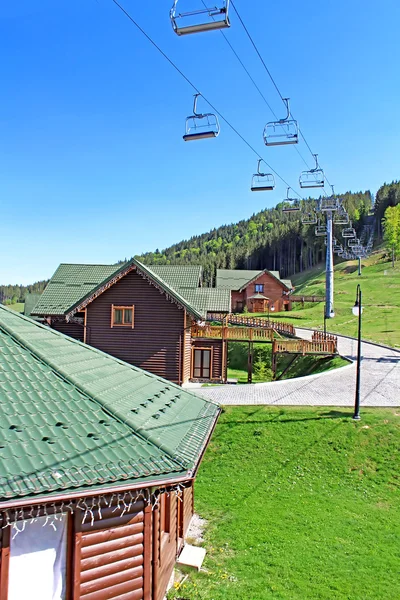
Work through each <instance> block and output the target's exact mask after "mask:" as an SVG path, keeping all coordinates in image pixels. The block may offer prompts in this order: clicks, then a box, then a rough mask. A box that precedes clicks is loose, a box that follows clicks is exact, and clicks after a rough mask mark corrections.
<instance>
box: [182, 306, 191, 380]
mask: <svg viewBox="0 0 400 600" xmlns="http://www.w3.org/2000/svg"><path fill="white" fill-rule="evenodd" d="M191 324H192V319H191V318H190V316H189V315H188V314H186V327H185V341H184V366H183V383H186V382H187V381H189V379H190V376H191V372H190V370H191V361H192V338H191V335H190V329H191Z"/></svg>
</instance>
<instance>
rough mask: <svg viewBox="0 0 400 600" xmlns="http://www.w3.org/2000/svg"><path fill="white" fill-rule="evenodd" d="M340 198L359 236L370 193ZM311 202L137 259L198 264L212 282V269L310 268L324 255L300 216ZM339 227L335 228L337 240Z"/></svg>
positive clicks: (266, 212) (279, 208) (311, 228)
mask: <svg viewBox="0 0 400 600" xmlns="http://www.w3.org/2000/svg"><path fill="white" fill-rule="evenodd" d="M335 197H338V198H339V197H340V198H342V199H343V203H344V206H345V207H346V210H347V211H348V213H349V216H350V219H351V220H352V222H353V225H354V227H355V229H356V231H357V233H358V234H360V233H361V230H362V227H363V224H364V220H365V218H366V217H367V216H368V215H369V214H370V211H371V208H372V203H373V199H372V195H371V193H370V192H369V191H364V192H356V193H352V192H346V193H345V194H342V195H340V196H335ZM316 203H317V201H316V200H313V199H307V200H304V201H301V208H302V210H301V212H295V213H286V212H283V210H282V209H283V208H284V207H285V206H286V205H287V203H286V202H281V203H279V204H278V205H277V206H275V207H274V208H269V209H265V210H262V211H260V212H258V213H256V214H253V215H252V216H251V217H250V218H249V219H245V220H242V221H239V223H232V224H230V225H222V226H221V227H218V228H215V229H212V230H211V231H209V232H207V233H204V234H202V235H197V236H193V237H191V238H190V239H188V240H182V241H181V242H179V243H177V244H173V245H172V246H170V247H169V248H166V249H164V250H162V251H159V250H156V251H155V252H147V253H145V254H142V255H141V256H137V258H138V259H139V260H141V261H143V262H144V263H146V264H149V265H151V264H182V265H185V264H201V265H202V267H203V277H204V284H205V285H211V286H212V285H214V283H215V275H216V269H260V270H261V269H269V270H271V271H279V272H280V274H281V277H289V276H291V275H293V274H295V273H298V272H302V271H303V270H305V269H307V268H309V267H313V266H314V265H316V264H317V263H319V262H321V261H322V260H323V259H324V257H325V245H324V238H323V237H316V236H315V226H314V225H304V224H303V223H302V219H301V214H302V213H304V212H311V211H313V210H314V209H315V207H316ZM341 228H342V227H338V226H335V232H334V234H335V236H336V237H337V238H338V239H339V240H341V237H340V231H341Z"/></svg>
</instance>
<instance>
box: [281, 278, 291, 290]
mask: <svg viewBox="0 0 400 600" xmlns="http://www.w3.org/2000/svg"><path fill="white" fill-rule="evenodd" d="M281 281H282V283H284V284H285V285H286V287H288V288H289V289H291V290H292V289H293V283H292V280H291V279H281Z"/></svg>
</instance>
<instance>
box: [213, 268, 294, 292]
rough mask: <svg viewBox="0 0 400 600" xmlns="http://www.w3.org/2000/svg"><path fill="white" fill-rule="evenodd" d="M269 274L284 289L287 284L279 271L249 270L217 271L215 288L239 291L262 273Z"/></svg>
mask: <svg viewBox="0 0 400 600" xmlns="http://www.w3.org/2000/svg"><path fill="white" fill-rule="evenodd" d="M264 272H266V273H270V274H271V275H272V276H273V277H275V279H277V280H278V281H280V282H281V283H282V284H283V285H284V286H285V287H288V286H287V284H286V283H285V282H284V281H283V280H282V279H281V278H280V276H279V271H268V269H263V270H261V271H254V270H251V269H250V270H249V269H217V282H216V287H217V288H228V289H230V290H241V289H242V288H244V287H246V286H247V285H248V284H249V283H250V282H251V281H253V280H254V279H257V277H259V276H260V275H261V274H262V273H264Z"/></svg>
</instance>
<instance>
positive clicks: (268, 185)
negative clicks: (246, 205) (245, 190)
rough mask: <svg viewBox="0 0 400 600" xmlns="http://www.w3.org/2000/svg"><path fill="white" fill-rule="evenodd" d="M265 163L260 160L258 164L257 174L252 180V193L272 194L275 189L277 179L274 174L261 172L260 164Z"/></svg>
mask: <svg viewBox="0 0 400 600" xmlns="http://www.w3.org/2000/svg"><path fill="white" fill-rule="evenodd" d="M262 162H263V160H262V158H260V159H259V161H258V164H257V173H254V175H253V178H252V180H251V188H250V189H251V191H252V192H270V191H272V190H273V189H274V188H275V178H274V176H273V174H272V173H262V172H261V171H260V164H261V163H262Z"/></svg>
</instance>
